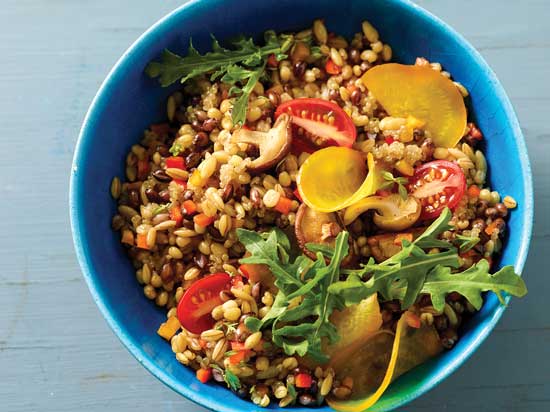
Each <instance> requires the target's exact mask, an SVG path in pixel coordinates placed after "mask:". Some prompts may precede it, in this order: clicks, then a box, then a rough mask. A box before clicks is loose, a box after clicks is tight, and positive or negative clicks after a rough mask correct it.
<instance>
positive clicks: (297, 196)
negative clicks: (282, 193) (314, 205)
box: [292, 189, 303, 202]
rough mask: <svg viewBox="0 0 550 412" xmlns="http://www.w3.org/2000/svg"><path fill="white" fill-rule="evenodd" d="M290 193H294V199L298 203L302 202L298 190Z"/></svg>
mask: <svg viewBox="0 0 550 412" xmlns="http://www.w3.org/2000/svg"><path fill="white" fill-rule="evenodd" d="M292 193H294V197H295V198H296V199H298V200H299V201H300V202H303V200H302V196H300V191H299V190H298V189H294V192H292Z"/></svg>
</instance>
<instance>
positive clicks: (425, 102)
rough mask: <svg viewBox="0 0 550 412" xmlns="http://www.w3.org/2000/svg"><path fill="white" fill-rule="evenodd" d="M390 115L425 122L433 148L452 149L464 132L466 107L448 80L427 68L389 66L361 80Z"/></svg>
mask: <svg viewBox="0 0 550 412" xmlns="http://www.w3.org/2000/svg"><path fill="white" fill-rule="evenodd" d="M361 80H362V81H363V84H364V85H365V86H366V87H367V88H368V89H369V90H370V91H371V92H372V93H373V94H374V97H375V98H376V100H378V102H379V103H380V104H381V105H382V107H383V108H384V110H386V111H387V112H388V113H389V114H390V115H391V116H396V117H407V116H414V117H415V118H417V119H420V120H422V121H424V122H426V126H425V128H426V130H428V131H429V132H430V133H431V135H432V140H433V141H434V143H435V144H436V146H440V147H454V146H455V145H456V144H457V143H458V141H459V140H460V138H461V137H462V136H463V134H464V131H465V129H466V115H467V114H466V107H465V106H464V99H463V98H462V95H461V94H460V92H459V91H458V89H457V88H456V86H455V85H454V84H453V82H452V81H451V80H449V79H448V78H446V77H445V76H443V75H442V74H441V73H439V72H437V71H435V70H433V69H431V68H430V67H429V66H408V65H404V64H397V63H388V64H382V65H379V66H375V67H373V68H372V69H370V70H368V71H367V72H366V73H365V74H364V75H363V77H362V78H361Z"/></svg>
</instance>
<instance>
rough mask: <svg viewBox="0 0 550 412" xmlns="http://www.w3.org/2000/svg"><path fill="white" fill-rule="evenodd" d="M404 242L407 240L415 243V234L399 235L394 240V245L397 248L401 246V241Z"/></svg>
mask: <svg viewBox="0 0 550 412" xmlns="http://www.w3.org/2000/svg"><path fill="white" fill-rule="evenodd" d="M402 240H407V241H409V242H412V241H413V234H412V233H398V234H397V235H396V236H395V238H394V240H393V244H394V245H396V246H401V243H402V242H401V241H402Z"/></svg>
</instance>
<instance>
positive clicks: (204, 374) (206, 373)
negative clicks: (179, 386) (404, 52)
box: [197, 368, 212, 383]
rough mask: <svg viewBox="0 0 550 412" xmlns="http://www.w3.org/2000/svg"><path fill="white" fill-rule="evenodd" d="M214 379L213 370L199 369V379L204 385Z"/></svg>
mask: <svg viewBox="0 0 550 412" xmlns="http://www.w3.org/2000/svg"><path fill="white" fill-rule="evenodd" d="M211 378H212V368H208V369H203V368H200V369H197V379H198V380H199V381H201V382H202V383H206V382H208V381H209V380H210V379H211Z"/></svg>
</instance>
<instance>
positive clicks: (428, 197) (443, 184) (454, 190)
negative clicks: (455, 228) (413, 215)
mask: <svg viewBox="0 0 550 412" xmlns="http://www.w3.org/2000/svg"><path fill="white" fill-rule="evenodd" d="M465 191H466V178H465V177H464V173H463V172H462V169H461V168H460V166H458V165H457V164H456V163H451V162H448V161H446V160H436V161H433V162H429V163H426V164H423V165H422V166H419V167H417V168H416V170H415V172H414V176H413V177H412V178H411V180H410V183H409V193H411V195H413V196H414V197H416V198H417V199H418V200H420V203H421V204H422V214H421V215H420V218H421V219H434V218H436V217H438V216H439V215H440V214H441V212H442V211H443V209H444V208H445V207H448V208H450V209H453V208H454V207H456V205H457V204H458V202H459V201H460V199H462V196H463V195H464V192H465Z"/></svg>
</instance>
